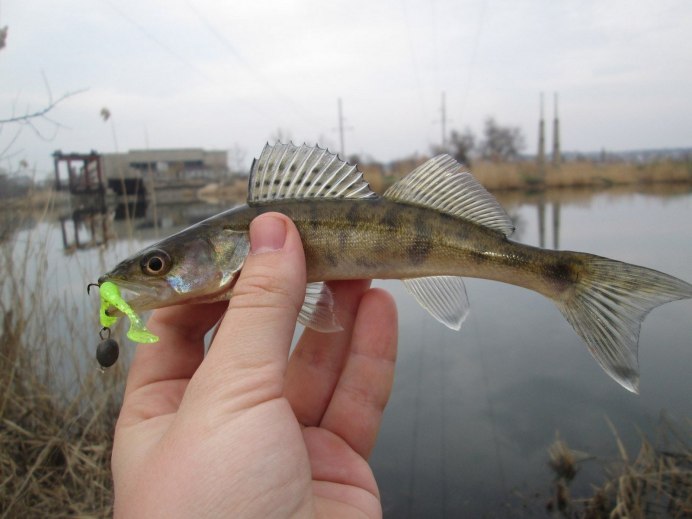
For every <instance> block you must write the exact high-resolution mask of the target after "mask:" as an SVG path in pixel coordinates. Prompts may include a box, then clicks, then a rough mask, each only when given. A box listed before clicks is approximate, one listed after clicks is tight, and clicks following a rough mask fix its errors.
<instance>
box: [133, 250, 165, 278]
mask: <svg viewBox="0 0 692 519" xmlns="http://www.w3.org/2000/svg"><path fill="white" fill-rule="evenodd" d="M140 266H141V267H142V272H144V273H145V274H148V275H149V276H162V275H164V274H165V273H166V272H168V271H169V270H170V268H171V257H170V256H169V255H168V253H166V252H164V251H162V250H154V251H151V252H150V253H149V254H147V255H146V256H144V257H143V258H142V261H141V262H140Z"/></svg>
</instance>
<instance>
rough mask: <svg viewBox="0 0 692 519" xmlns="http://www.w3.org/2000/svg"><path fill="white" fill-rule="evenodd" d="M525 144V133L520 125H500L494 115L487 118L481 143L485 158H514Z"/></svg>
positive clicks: (501, 159)
mask: <svg viewBox="0 0 692 519" xmlns="http://www.w3.org/2000/svg"><path fill="white" fill-rule="evenodd" d="M525 146H526V142H525V141H524V135H523V133H522V131H521V129H520V128H519V127H510V126H500V125H499V124H498V123H497V122H496V121H495V119H494V118H492V117H488V118H487V119H486V120H485V128H484V129H483V141H482V142H481V145H480V152H481V156H482V157H483V158H484V159H488V160H492V161H494V162H500V161H504V160H514V159H516V158H517V157H518V156H519V153H520V152H521V150H522V149H524V147H525Z"/></svg>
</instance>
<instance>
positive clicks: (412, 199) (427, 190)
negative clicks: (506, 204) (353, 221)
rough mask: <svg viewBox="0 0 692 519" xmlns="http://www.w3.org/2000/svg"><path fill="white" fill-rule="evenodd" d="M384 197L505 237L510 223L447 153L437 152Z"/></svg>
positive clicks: (495, 203)
mask: <svg viewBox="0 0 692 519" xmlns="http://www.w3.org/2000/svg"><path fill="white" fill-rule="evenodd" d="M384 196H385V198H390V199H392V200H398V201H400V202H407V203H411V204H416V205H422V206H425V207H430V208H433V209H437V210H438V211H441V212H443V213H448V214H451V215H454V216H459V217H461V218H466V219H467V220H470V221H472V222H474V223H477V224H480V225H483V226H485V227H489V228H491V229H494V230H496V231H499V232H501V233H502V234H504V235H505V236H509V235H510V234H512V232H513V231H514V225H513V224H512V220H510V218H509V216H507V213H505V210H504V209H502V206H500V204H499V203H498V202H497V200H495V197H494V196H493V195H491V194H490V193H488V192H487V191H486V190H485V188H484V187H483V186H482V185H481V184H480V183H479V182H478V181H477V180H476V179H475V178H474V177H473V175H471V173H469V172H468V171H466V170H465V169H464V168H463V166H462V165H461V164H459V163H458V162H457V161H456V160H454V159H453V158H452V157H450V156H449V155H438V156H437V157H434V158H432V159H430V160H428V161H427V162H425V163H423V164H421V165H420V166H418V167H417V168H416V169H415V170H413V171H412V172H411V173H409V174H408V175H406V176H405V177H404V178H402V179H401V180H400V181H399V182H397V183H396V184H394V185H393V186H392V187H390V188H389V189H388V190H387V191H386V192H385V194H384Z"/></svg>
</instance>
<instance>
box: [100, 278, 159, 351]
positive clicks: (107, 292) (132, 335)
mask: <svg viewBox="0 0 692 519" xmlns="http://www.w3.org/2000/svg"><path fill="white" fill-rule="evenodd" d="M99 294H100V296H101V310H100V312H99V316H100V318H101V325H102V326H103V327H104V328H110V327H111V326H113V325H114V324H115V322H116V321H117V320H118V317H117V316H114V315H108V313H106V311H107V310H108V308H110V307H111V306H114V307H115V308H117V309H118V310H120V311H121V312H122V313H124V314H125V315H126V316H127V317H129V319H130V329H129V330H128V331H127V337H128V339H130V340H131V341H134V342H140V343H149V342H156V341H158V340H159V338H158V337H157V336H156V335H154V334H153V333H151V332H150V331H149V330H147V327H146V326H144V323H143V322H142V320H141V319H140V318H139V316H138V315H137V314H136V313H135V312H134V310H132V308H131V307H130V305H128V304H127V303H126V302H125V300H124V299H123V298H122V296H121V295H120V289H119V288H118V285H116V284H115V283H113V282H112V281H105V282H103V283H101V285H100V286H99Z"/></svg>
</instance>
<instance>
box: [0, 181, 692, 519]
mask: <svg viewBox="0 0 692 519" xmlns="http://www.w3.org/2000/svg"><path fill="white" fill-rule="evenodd" d="M498 198H499V200H500V202H501V203H502V204H503V205H504V207H505V208H506V209H507V211H508V213H509V214H510V216H511V217H512V218H513V220H514V221H515V223H516V227H517V232H516V233H515V236H513V239H516V240H518V241H521V242H523V243H527V244H530V245H541V246H544V247H548V248H559V249H564V250H575V251H583V252H590V253H593V254H598V255H602V256H606V257H611V258H614V259H619V260H622V261H626V262H629V263H635V264H639V265H643V266H647V267H650V268H653V269H656V270H661V271H663V272H666V273H668V274H671V275H674V276H677V277H680V278H682V279H685V280H687V281H692V223H691V217H692V190H691V189H690V188H689V187H683V188H674V187H666V186H663V187H656V188H655V189H654V188H651V189H646V190H642V191H631V190H630V191H627V190H616V189H608V190H602V191H598V192H594V191H588V190H576V191H575V190H559V191H548V192H545V193H535V194H522V193H509V194H504V195H501V196H499V197H498ZM224 208H225V207H222V206H220V205H208V204H188V205H177V206H159V207H155V208H154V207H151V206H150V207H139V208H135V207H130V208H128V210H127V211H124V210H123V208H122V207H119V208H115V209H108V210H105V211H103V212H99V211H96V212H88V211H87V212H80V211H74V212H71V211H62V212H61V213H60V216H62V218H56V219H55V220H52V219H49V220H47V221H42V222H41V223H37V224H35V225H34V226H33V227H34V228H33V229H25V228H14V229H13V228H10V230H9V231H7V232H5V233H4V234H6V235H7V234H8V233H9V235H12V236H13V239H14V242H15V244H16V245H15V247H16V248H17V249H20V248H21V247H20V245H21V244H23V243H26V241H27V240H29V239H31V236H34V237H35V236H40V237H41V238H40V239H41V240H42V244H43V246H44V247H45V249H46V253H47V259H48V263H49V265H51V266H52V267H53V268H56V269H57V270H58V271H59V272H60V275H58V276H55V277H54V278H52V279H51V283H50V285H49V287H50V290H51V291H54V292H55V293H59V294H61V295H62V297H64V298H65V300H66V301H70V302H72V303H74V302H76V303H74V304H76V305H78V306H80V305H81V306H87V307H88V311H85V312H83V313H82V314H79V313H76V314H75V315H76V316H78V315H85V316H87V317H83V319H84V322H77V323H72V324H73V327H71V328H64V329H59V330H58V331H57V333H65V334H68V333H72V332H70V330H73V329H74V328H75V327H76V328H77V329H92V330H94V331H93V333H92V334H91V335H93V336H96V334H97V330H98V325H97V324H96V315H95V312H96V310H95V309H96V307H97V305H96V303H97V302H96V297H95V296H94V295H93V294H92V297H91V298H90V299H88V298H87V297H86V296H85V293H84V287H85V286H86V283H87V282H90V281H95V280H96V278H97V277H98V275H99V274H101V273H102V272H103V271H104V270H106V268H109V267H111V266H113V264H114V263H115V262H116V261H117V260H118V259H121V258H124V257H125V256H127V255H128V254H130V253H131V252H133V251H135V250H136V249H139V248H141V247H142V246H144V245H146V244H147V243H150V242H152V241H154V240H155V239H157V238H158V237H164V236H166V235H168V234H170V233H172V232H174V231H175V230H178V229H180V228H182V227H185V226H187V225H190V224H192V223H194V222H195V221H199V220H201V219H203V218H205V217H207V216H211V215H213V214H216V213H217V212H219V211H220V210H222V209H224ZM125 212H127V213H129V214H131V215H134V216H135V218H134V219H133V220H131V221H130V222H129V223H127V221H126V220H124V219H123V218H122V217H123V215H124V214H125ZM30 227H31V226H30ZM8 239H9V238H8ZM33 239H36V238H33ZM32 268H38V267H37V266H34V265H29V269H30V270H31V269H32ZM375 284H376V285H377V286H382V287H384V288H386V289H387V290H390V291H391V292H392V293H393V294H394V296H395V298H396V301H397V304H398V308H399V323H400V324H399V335H400V343H399V359H398V363H397V371H396V379H395V384H394V389H393V393H392V397H391V400H390V404H389V406H388V408H387V410H386V412H385V416H384V423H383V426H382V431H381V434H380V436H379V440H378V444H377V447H376V449H375V451H374V453H373V456H372V460H371V462H372V466H373V470H374V472H375V475H376V477H377V479H378V482H379V485H380V491H381V494H382V502H383V507H384V511H385V516H386V517H397V518H399V517H458V516H460V515H463V516H467V517H480V516H486V517H495V516H497V517H507V516H513V515H517V516H521V515H522V514H526V515H530V514H532V513H540V511H542V510H543V509H544V505H545V501H546V500H547V498H548V493H549V491H550V485H551V480H552V477H553V475H552V474H551V472H550V470H549V468H548V466H547V461H548V453H547V450H548V447H549V446H550V444H551V443H552V442H553V441H554V440H555V438H556V434H559V436H560V437H561V438H562V439H564V440H565V441H566V442H567V443H568V444H569V445H570V447H572V448H574V449H577V450H579V451H582V452H584V453H587V454H588V455H591V456H595V457H597V460H595V461H589V462H585V463H584V464H583V465H582V466H581V470H580V473H579V475H578V477H577V479H576V480H575V482H574V484H573V485H572V487H571V489H572V492H573V493H574V494H579V492H587V491H588V489H589V488H590V485H591V483H599V482H600V481H601V478H602V469H603V463H604V462H607V461H610V460H613V459H615V458H616V457H617V456H618V454H617V446H616V441H615V437H614V435H613V432H612V430H611V429H610V426H609V421H610V422H612V424H613V425H614V426H615V428H616V429H617V431H618V433H619V435H620V437H621V438H622V441H623V442H624V444H625V446H626V447H627V448H628V449H629V450H630V454H631V455H635V454H636V450H637V448H638V446H639V443H640V442H639V438H640V436H639V435H640V432H642V433H645V434H650V435H653V434H654V433H655V431H656V429H657V427H658V426H659V423H660V421H661V416H662V414H665V416H666V417H668V418H669V419H670V420H671V421H673V422H680V423H684V422H685V421H686V420H689V419H690V418H691V417H692V399H691V398H690V395H692V377H690V366H692V319H691V317H692V301H681V302H675V303H671V304H668V305H665V306H663V307H661V308H658V309H656V310H654V311H653V312H652V313H651V314H650V315H649V316H648V317H647V319H646V320H645V321H644V324H643V326H642V332H641V338H640V354H639V359H640V368H641V382H640V392H641V394H640V395H634V394H631V393H629V392H627V391H626V390H624V389H623V388H621V387H620V386H619V385H618V384H616V383H615V382H614V381H612V380H611V379H610V378H609V377H608V376H607V375H606V374H605V373H604V372H603V371H602V370H601V368H600V367H599V366H598V365H597V364H596V362H595V361H594V360H593V359H592V358H591V356H590V354H589V353H588V351H587V349H586V347H585V346H584V344H583V343H582V341H581V340H580V339H579V337H578V336H577V335H576V334H575V333H574V331H573V330H572V329H571V327H570V326H569V325H568V324H567V322H566V321H565V320H564V318H563V317H562V315H561V314H560V313H559V311H558V310H557V309H556V308H555V307H554V306H553V304H552V303H551V302H550V301H548V300H547V299H545V298H543V297H542V296H540V295H538V294H536V293H533V292H530V291H527V290H524V289H520V288H517V287H514V286H510V285H504V284H500V283H495V282H489V281H484V280H475V279H469V280H467V282H466V286H467V292H468V295H469V299H470V302H471V313H470V315H469V317H468V318H467V320H466V322H465V323H464V325H463V327H462V329H461V331H459V332H454V331H451V330H448V329H446V328H445V327H444V326H442V325H440V324H439V323H437V321H435V320H434V319H432V318H431V317H429V316H428V315H427V313H426V312H425V311H424V310H422V309H421V308H420V307H419V306H418V305H417V303H416V302H415V301H414V300H413V298H412V297H411V296H409V295H408V294H407V293H406V291H405V289H404V288H403V285H402V284H401V283H400V282H396V281H387V282H383V281H377V282H375ZM92 308H93V310H92ZM75 319H81V318H80V317H75ZM68 339H69V338H68ZM74 340H84V339H82V338H81V335H80V338H79V339H77V338H75V339H74ZM88 360H89V361H91V360H92V359H88Z"/></svg>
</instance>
